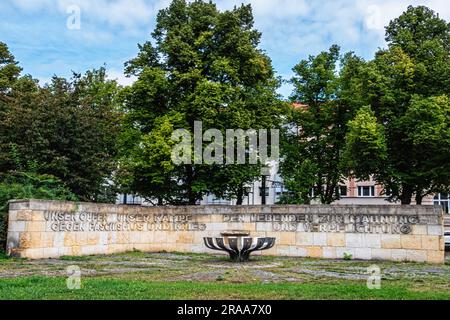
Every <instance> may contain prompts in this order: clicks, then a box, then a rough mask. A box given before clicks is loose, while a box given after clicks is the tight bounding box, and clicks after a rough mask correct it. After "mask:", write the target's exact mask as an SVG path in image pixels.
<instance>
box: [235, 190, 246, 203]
mask: <svg viewBox="0 0 450 320" xmlns="http://www.w3.org/2000/svg"><path fill="white" fill-rule="evenodd" d="M243 202H244V187H243V186H242V185H240V186H239V188H238V190H237V195H236V205H237V206H242V203H243Z"/></svg>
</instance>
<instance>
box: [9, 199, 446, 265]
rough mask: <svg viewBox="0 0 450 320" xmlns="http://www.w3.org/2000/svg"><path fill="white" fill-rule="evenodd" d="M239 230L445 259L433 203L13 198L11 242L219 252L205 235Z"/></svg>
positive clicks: (327, 251) (285, 247) (36, 251)
mask: <svg viewBox="0 0 450 320" xmlns="http://www.w3.org/2000/svg"><path fill="white" fill-rule="evenodd" d="M234 230H238V231H248V232H250V236H251V237H261V236H270V237H275V238H276V245H275V247H274V248H272V249H270V250H268V251H264V252H262V253H261V254H264V255H278V256H299V257H314V258H330V259H336V258H338V259H341V258H343V257H344V255H346V256H348V255H351V256H352V258H353V259H363V260H394V261H416V262H428V263H444V255H445V253H444V238H443V232H444V231H443V230H444V223H443V213H442V210H441V209H440V208H438V207H432V206H388V205H386V206H320V205H317V206H241V207H238V206H196V207H140V206H123V205H106V204H93V203H74V202H59V201H40V200H23V201H11V202H10V206H9V225H8V241H7V250H8V252H9V254H10V255H14V256H18V257H26V258H30V259H41V258H57V257H60V256H67V255H72V256H78V255H93V254H112V253H119V252H126V251H130V250H141V251H163V250H164V251H167V252H175V251H176V252H193V253H205V252H209V253H213V252H215V251H211V250H210V249H207V248H206V247H205V245H204V243H203V237H216V236H220V234H221V233H222V232H228V231H234ZM215 253H217V252H215Z"/></svg>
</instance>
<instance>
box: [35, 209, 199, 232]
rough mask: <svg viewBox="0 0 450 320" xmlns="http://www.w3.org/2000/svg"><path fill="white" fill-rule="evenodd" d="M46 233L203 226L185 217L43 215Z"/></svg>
mask: <svg viewBox="0 0 450 320" xmlns="http://www.w3.org/2000/svg"><path fill="white" fill-rule="evenodd" d="M44 219H45V221H46V222H47V231H56V232H65V231H67V232H90V231H203V230H206V224H204V223H199V222H196V221H194V219H193V215H189V214H173V215H171V214H104V213H94V212H83V211H81V212H58V211H45V212H44Z"/></svg>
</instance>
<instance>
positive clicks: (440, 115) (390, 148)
mask: <svg viewBox="0 0 450 320" xmlns="http://www.w3.org/2000/svg"><path fill="white" fill-rule="evenodd" d="M449 40H450V24H449V23H447V22H446V21H445V20H443V19H440V18H439V17H438V15H437V14H436V13H434V12H433V11H432V10H430V9H428V8H426V7H423V6H419V7H412V6H410V7H408V10H407V11H406V12H405V13H403V14H402V15H401V16H400V17H399V18H397V19H395V20H393V21H391V22H390V24H389V25H388V26H387V28H386V41H387V43H388V48H387V49H385V50H380V51H379V52H377V54H376V56H375V59H374V60H373V61H370V62H369V63H368V66H367V74H366V79H365V80H364V81H363V82H361V83H362V84H364V87H365V89H366V96H367V104H368V105H370V106H371V110H373V112H374V116H375V117H376V119H377V121H378V123H379V124H381V125H382V126H383V127H384V130H383V131H384V133H383V135H384V138H383V139H384V141H385V142H384V143H385V147H381V148H380V149H379V150H380V151H382V152H385V151H384V150H386V155H381V156H377V157H376V158H374V156H375V155H374V153H373V151H374V149H371V148H372V147H373V143H372V142H370V141H369V142H370V143H367V144H364V143H361V142H362V141H363V140H364V137H361V138H359V139H358V138H356V137H355V136H353V137H352V138H351V139H349V140H348V150H352V149H353V150H356V149H358V150H360V152H359V153H358V154H355V155H354V157H355V159H354V161H353V163H352V165H350V168H352V169H356V170H355V173H356V175H357V176H359V177H365V176H367V175H368V174H374V176H375V179H376V180H377V182H379V183H380V184H382V185H383V186H384V187H385V191H386V193H388V194H389V195H390V199H391V200H393V201H396V200H400V201H401V203H402V204H410V203H411V199H412V197H413V196H415V198H416V202H417V203H418V204H421V202H422V199H423V197H424V196H426V195H428V194H431V193H434V192H440V191H444V190H446V189H447V188H448V186H449V185H450V176H449V161H448V159H449V158H450V152H449V150H450V149H449V146H448V141H449V140H450V136H449V131H448V129H444V128H448V127H449V126H450V122H449V119H448V108H449V106H448V97H449V95H450V58H449V57H450V42H449ZM352 126H353V135H354V134H355V133H356V132H357V130H356V128H355V123H353V124H352V125H351V127H352ZM360 132H361V133H362V134H364V132H363V131H361V130H360ZM383 139H381V140H377V141H378V142H380V143H381V141H382V140H383ZM438 141H439V142H438ZM354 143H358V145H354ZM380 157H381V158H385V161H375V160H374V159H377V158H380ZM367 162H372V163H373V165H371V166H366V169H367V170H361V168H364V165H362V164H364V163H367ZM369 169H370V170H369Z"/></svg>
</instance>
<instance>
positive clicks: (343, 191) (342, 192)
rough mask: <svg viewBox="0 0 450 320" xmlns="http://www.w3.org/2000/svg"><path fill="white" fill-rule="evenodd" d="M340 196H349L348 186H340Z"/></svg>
mask: <svg viewBox="0 0 450 320" xmlns="http://www.w3.org/2000/svg"><path fill="white" fill-rule="evenodd" d="M339 195H340V196H341V197H346V196H347V186H339Z"/></svg>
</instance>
